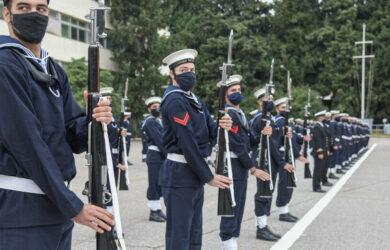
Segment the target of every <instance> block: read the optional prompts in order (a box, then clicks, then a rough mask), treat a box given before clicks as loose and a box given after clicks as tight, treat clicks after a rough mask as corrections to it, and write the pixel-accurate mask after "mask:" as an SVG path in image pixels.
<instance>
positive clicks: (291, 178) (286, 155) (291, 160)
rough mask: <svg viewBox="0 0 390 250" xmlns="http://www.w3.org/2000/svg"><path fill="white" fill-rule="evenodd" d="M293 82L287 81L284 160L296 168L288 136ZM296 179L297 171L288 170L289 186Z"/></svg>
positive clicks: (291, 185)
mask: <svg viewBox="0 0 390 250" xmlns="http://www.w3.org/2000/svg"><path fill="white" fill-rule="evenodd" d="M291 82H292V79H291V78H290V79H288V81H287V92H288V101H287V108H286V117H285V120H284V160H285V161H286V162H287V163H290V164H291V165H293V166H294V168H295V159H294V153H293V147H292V141H291V139H289V138H288V137H287V132H288V131H289V130H291V131H292V128H291V127H290V125H289V123H288V116H289V114H290V111H291V101H292V96H291ZM296 181H297V177H296V175H295V171H294V172H292V173H290V172H288V171H287V188H293V187H296V186H297V185H296Z"/></svg>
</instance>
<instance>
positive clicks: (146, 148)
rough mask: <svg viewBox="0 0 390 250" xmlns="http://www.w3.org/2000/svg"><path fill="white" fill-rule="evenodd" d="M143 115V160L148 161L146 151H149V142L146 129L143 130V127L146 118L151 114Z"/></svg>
mask: <svg viewBox="0 0 390 250" xmlns="http://www.w3.org/2000/svg"><path fill="white" fill-rule="evenodd" d="M143 116H144V119H143V120H142V121H141V123H140V125H139V130H140V132H141V140H142V151H141V154H142V162H146V153H147V152H148V143H147V140H148V138H147V137H146V133H145V131H143V130H142V127H143V125H144V123H145V121H146V118H148V116H150V114H144V115H143Z"/></svg>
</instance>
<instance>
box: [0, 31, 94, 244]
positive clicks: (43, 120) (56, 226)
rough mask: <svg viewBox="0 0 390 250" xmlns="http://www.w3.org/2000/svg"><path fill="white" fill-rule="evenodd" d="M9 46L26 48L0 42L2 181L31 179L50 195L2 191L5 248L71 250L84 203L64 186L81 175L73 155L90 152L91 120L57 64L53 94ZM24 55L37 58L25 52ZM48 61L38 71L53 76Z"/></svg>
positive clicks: (0, 231) (0, 230)
mask: <svg viewBox="0 0 390 250" xmlns="http://www.w3.org/2000/svg"><path fill="white" fill-rule="evenodd" d="M10 46H13V47H14V48H15V47H18V48H24V47H23V45H21V44H20V43H19V42H18V41H17V40H15V39H13V38H10V37H8V36H0V48H1V49H0V114H1V117H2V119H3V121H4V122H2V124H1V126H0V175H3V176H13V177H15V176H16V177H20V178H26V179H30V180H32V181H33V182H34V183H35V184H36V185H37V186H38V187H39V188H40V189H41V190H42V191H43V192H44V193H45V194H33V193H26V192H20V191H13V190H9V189H1V188H0V204H1V205H0V248H1V249H23V248H25V247H26V246H28V247H29V249H55V248H52V247H51V246H56V247H60V248H61V247H63V248H64V249H68V248H70V239H71V228H72V227H73V222H72V221H71V219H72V218H73V217H75V216H76V215H77V214H78V213H79V212H80V211H81V209H82V207H83V202H82V201H81V200H80V199H79V198H78V197H77V196H76V194H74V193H73V192H72V191H70V190H69V189H68V188H67V187H66V186H65V185H64V181H70V180H72V179H73V178H74V176H75V175H76V168H75V161H74V157H73V153H77V154H79V153H82V152H84V151H85V150H86V149H87V137H88V133H87V117H86V115H85V113H84V112H83V111H82V109H81V108H80V107H79V105H78V104H77V103H76V102H75V101H74V99H73V97H72V92H71V88H70V85H69V82H68V78H67V76H66V73H65V71H64V70H63V69H62V68H61V67H60V66H59V65H58V64H57V63H56V62H54V61H52V65H53V66H54V70H55V71H56V73H57V75H58V76H57V77H58V84H59V86H57V87H58V89H53V88H49V87H48V86H46V85H43V84H41V83H38V82H36V81H35V80H33V79H32V76H31V75H30V73H29V71H28V69H27V64H26V62H25V61H24V59H23V58H22V57H21V55H19V54H17V53H16V52H14V51H12V50H11V49H9V48H7V47H10ZM22 53H23V54H26V55H29V56H33V54H32V53H31V52H29V51H27V49H26V48H24V49H23V51H22ZM42 54H43V51H42ZM46 59H47V58H46ZM46 59H41V60H39V62H40V65H39V64H37V69H38V70H40V71H42V72H45V71H47V70H48V68H47V67H46V68H45V67H44V66H43V65H44V63H43V61H45V60H46ZM49 60H51V59H49ZM51 236H54V237H51ZM21 244H23V246H21Z"/></svg>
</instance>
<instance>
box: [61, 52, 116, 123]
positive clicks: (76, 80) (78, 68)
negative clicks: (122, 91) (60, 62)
mask: <svg viewBox="0 0 390 250" xmlns="http://www.w3.org/2000/svg"><path fill="white" fill-rule="evenodd" d="M64 69H65V71H66V74H67V75H68V79H69V83H70V86H71V88H72V94H73V98H74V99H75V100H76V102H77V103H78V104H79V105H80V107H82V108H83V110H84V111H85V102H84V91H86V90H88V66H87V64H86V61H85V58H80V59H72V61H71V62H70V63H69V64H66V65H65V67H64ZM113 80H114V75H113V74H112V73H111V72H110V71H108V70H101V71H100V87H101V88H102V87H110V86H112V85H113ZM112 98H113V107H114V111H115V112H114V115H116V117H118V115H119V111H120V97H119V95H118V94H116V93H114V95H113V97H112Z"/></svg>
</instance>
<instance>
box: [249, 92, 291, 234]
mask: <svg viewBox="0 0 390 250" xmlns="http://www.w3.org/2000/svg"><path fill="white" fill-rule="evenodd" d="M265 92H266V89H265V88H261V89H259V90H257V91H256V92H255V94H254V95H255V97H256V98H257V103H258V104H259V111H258V113H257V115H256V116H255V118H254V120H253V122H252V127H251V132H252V135H253V137H254V138H255V139H254V140H252V143H253V144H254V145H259V142H260V133H262V131H260V129H261V114H262V112H261V110H262V108H263V99H264V96H265ZM273 94H274V90H272V91H271V93H270V96H269V99H270V100H269V101H268V103H267V111H268V113H267V116H268V117H269V120H270V121H271V123H270V127H271V128H272V135H271V137H270V140H269V143H270V145H269V146H270V154H271V176H272V182H273V183H275V181H276V176H277V173H278V172H281V169H285V170H286V171H289V172H292V171H294V167H293V166H292V165H291V164H289V163H286V162H285V161H284V159H283V155H282V154H281V153H280V151H279V148H280V147H278V146H279V142H278V141H279V140H280V136H281V134H282V133H283V132H282V131H280V129H279V128H278V127H277V126H276V125H275V122H274V117H272V116H271V112H272V110H273V109H274V103H273ZM289 135H290V136H292V134H291V132H290V133H289ZM252 148H256V150H255V151H254V152H253V153H252V158H253V159H254V160H255V159H257V158H258V155H259V151H258V146H257V147H255V146H252ZM279 178H281V177H280V176H279ZM260 186H261V180H259V179H257V193H256V194H255V197H254V198H255V215H256V226H257V231H256V238H257V239H261V240H267V241H277V240H278V239H280V237H281V236H280V235H279V234H276V233H274V232H272V231H271V229H269V227H268V223H267V218H268V216H270V214H271V204H272V198H265V197H261V196H260ZM274 186H275V185H274ZM278 188H279V187H278ZM281 188H283V187H281ZM284 188H285V187H284ZM274 190H275V189H274ZM281 196H282V197H281ZM282 203H283V204H282ZM280 204H282V207H283V209H284V210H283V211H281V213H280V214H283V215H282V216H281V217H279V219H280V218H282V220H283V218H284V217H288V218H292V219H294V217H293V216H292V215H291V214H290V213H289V211H288V206H286V204H288V194H287V195H282V193H281V192H280V191H278V197H277V206H278V205H279V206H280ZM295 221H296V219H295Z"/></svg>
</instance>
